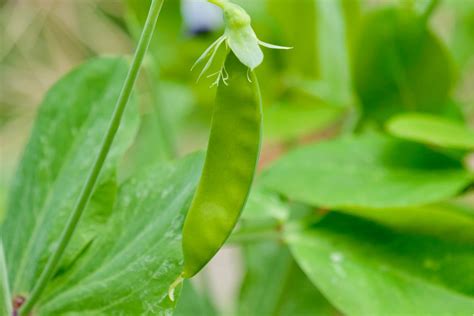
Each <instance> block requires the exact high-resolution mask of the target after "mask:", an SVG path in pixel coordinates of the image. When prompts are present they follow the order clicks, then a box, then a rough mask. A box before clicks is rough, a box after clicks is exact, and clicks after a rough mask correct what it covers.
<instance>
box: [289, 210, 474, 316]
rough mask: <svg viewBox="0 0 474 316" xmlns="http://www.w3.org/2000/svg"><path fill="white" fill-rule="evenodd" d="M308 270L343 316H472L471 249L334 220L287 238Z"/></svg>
mask: <svg viewBox="0 0 474 316" xmlns="http://www.w3.org/2000/svg"><path fill="white" fill-rule="evenodd" d="M287 240H288V243H289V245H290V248H291V251H292V253H293V255H294V256H295V259H296V261H297V262H298V263H299V265H300V266H301V268H302V269H303V271H305V273H306V274H307V276H308V277H309V278H310V279H311V280H312V282H313V283H314V284H315V285H316V286H317V287H318V288H319V289H320V290H321V292H322V293H323V294H324V295H325V296H326V297H327V298H328V299H329V301H330V302H331V303H333V304H334V305H335V306H336V307H338V308H339V309H340V310H341V311H342V312H343V313H344V314H345V315H349V316H352V315H361V316H366V315H387V316H391V315H413V316H416V315H419V316H425V315H433V316H438V315H439V316H447V315H450V316H451V315H452V316H454V315H459V316H461V315H469V314H471V313H472V311H473V310H474V286H473V285H474V274H473V273H472V267H473V266H474V252H473V251H472V250H473V246H472V244H462V243H455V242H448V241H443V240H442V239H439V238H435V237H426V236H419V235H415V234H399V233H395V232H392V231H390V230H388V229H385V228H381V227H379V226H377V225H374V224H372V223H369V222H366V221H363V220H360V219H357V218H355V217H350V216H346V215H336V214H332V215H330V216H328V217H326V218H325V219H323V220H322V221H321V222H320V223H317V224H316V225H314V226H313V227H310V228H308V229H294V230H291V231H289V232H288V235H287Z"/></svg>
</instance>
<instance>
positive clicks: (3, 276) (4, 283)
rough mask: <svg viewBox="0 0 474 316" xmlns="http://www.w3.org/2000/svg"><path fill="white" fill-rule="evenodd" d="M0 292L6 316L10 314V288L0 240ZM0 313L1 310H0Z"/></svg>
mask: <svg viewBox="0 0 474 316" xmlns="http://www.w3.org/2000/svg"><path fill="white" fill-rule="evenodd" d="M0 282H1V284H0V287H1V288H0V292H1V293H3V294H2V296H3V299H4V302H3V304H4V305H5V309H6V312H7V314H8V315H11V314H12V297H11V293H10V286H9V285H8V273H7V263H6V260H5V253H4V252H3V243H2V240H1V239H0ZM1 304H2V303H0V305H1ZM0 311H1V309H0Z"/></svg>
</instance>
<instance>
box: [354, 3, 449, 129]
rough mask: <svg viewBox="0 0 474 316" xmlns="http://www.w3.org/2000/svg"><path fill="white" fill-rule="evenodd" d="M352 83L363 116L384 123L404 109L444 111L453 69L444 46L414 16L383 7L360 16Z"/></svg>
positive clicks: (420, 20) (403, 11)
mask: <svg viewBox="0 0 474 316" xmlns="http://www.w3.org/2000/svg"><path fill="white" fill-rule="evenodd" d="M358 34H359V36H358V39H357V40H356V44H355V53H354V61H353V64H354V83H355V87H356V91H357V93H358V95H359V97H360V99H361V103H362V106H363V110H364V115H365V116H367V117H369V118H372V119H375V120H378V121H385V120H386V119H387V118H389V117H390V116H392V115H393V114H395V113H399V112H403V111H429V112H443V106H444V105H445V104H446V101H447V98H448V94H449V92H450V88H451V85H452V83H453V77H454V76H453V70H452V65H451V60H450V58H449V55H448V54H447V49H446V48H445V47H444V46H443V45H442V43H441V41H440V40H439V39H438V38H437V37H436V35H435V34H433V33H432V32H431V31H430V30H429V29H428V27H427V25H426V24H425V23H424V21H423V19H421V18H420V17H419V16H418V15H417V14H415V13H414V12H411V11H408V10H402V9H396V8H385V9H382V10H377V11H374V12H371V13H369V14H368V15H367V16H366V17H365V18H364V20H363V22H362V25H361V27H360V30H359V32H358Z"/></svg>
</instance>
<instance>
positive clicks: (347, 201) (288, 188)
mask: <svg viewBox="0 0 474 316" xmlns="http://www.w3.org/2000/svg"><path fill="white" fill-rule="evenodd" d="M261 180H262V183H263V184H264V185H265V186H267V187H269V188H270V189H273V190H275V191H277V192H280V193H281V194H283V195H285V196H287V197H289V198H291V199H294V200H296V201H300V202H305V203H308V204H311V205H314V206H321V207H325V208H354V207H358V208H388V207H408V206H418V205H424V204H428V203H433V202H436V201H442V200H444V199H447V198H450V197H452V196H454V195H456V194H457V193H458V192H459V191H460V190H462V189H463V188H464V187H466V186H467V185H468V184H469V183H470V182H471V181H472V175H470V174H469V173H468V172H467V171H465V170H463V169H462V165H461V163H460V162H458V161H456V160H453V159H450V158H448V157H446V156H443V155H441V154H439V153H436V152H434V151H432V150H430V149H428V148H426V147H424V146H422V145H418V144H414V143H408V142H403V141H399V140H396V139H393V138H389V137H386V136H382V135H377V134H373V135H371V134H367V135H363V136H351V137H344V138H339V139H336V140H332V141H327V142H323V143H319V144H315V145H311V146H307V147H303V148H300V149H297V150H295V151H293V152H290V153H289V154H287V155H286V156H284V157H283V158H281V159H280V160H279V161H277V162H276V163H275V164H274V165H273V166H272V167H270V168H269V169H268V170H267V171H266V172H265V173H264V174H263V175H262V178H261Z"/></svg>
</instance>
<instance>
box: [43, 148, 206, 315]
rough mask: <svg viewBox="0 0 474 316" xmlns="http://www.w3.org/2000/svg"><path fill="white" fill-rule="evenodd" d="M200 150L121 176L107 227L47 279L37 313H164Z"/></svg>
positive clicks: (178, 261)
mask: <svg viewBox="0 0 474 316" xmlns="http://www.w3.org/2000/svg"><path fill="white" fill-rule="evenodd" d="M202 158H203V157H202V155H193V156H190V157H187V158H185V159H183V160H180V161H178V162H176V163H165V162H161V163H160V165H155V166H153V167H150V168H148V169H147V170H144V171H143V172H142V173H140V174H137V175H135V176H134V177H132V178H130V179H129V180H127V181H126V182H124V183H123V184H122V185H121V187H120V189H119V192H118V195H117V196H118V199H117V202H116V204H115V207H114V209H113V211H112V216H111V218H110V219H109V222H108V225H107V227H105V228H104V230H103V231H102V233H101V234H100V235H99V236H98V237H97V238H96V239H95V240H94V242H93V243H92V245H91V246H90V248H89V249H88V250H87V252H86V253H85V254H84V255H83V256H82V257H81V258H80V259H79V260H78V261H77V262H76V263H75V264H74V265H73V266H72V267H71V268H70V269H68V270H67V271H66V272H65V273H63V274H62V275H59V276H57V277H56V278H55V279H53V280H52V282H51V283H50V285H49V286H48V288H47V289H46V291H45V294H44V296H43V297H42V300H41V301H40V304H39V307H38V313H39V315H43V314H44V315H70V314H71V315H74V314H79V313H80V314H84V313H86V314H92V315H111V314H126V315H164V314H170V313H171V312H172V310H173V309H174V307H175V304H176V302H172V301H171V300H170V299H169V297H168V287H169V286H170V284H171V283H172V282H173V281H174V280H176V278H177V277H178V275H179V274H180V273H181V271H182V263H183V257H182V251H181V230H182V225H183V221H184V217H185V213H186V211H187V209H188V207H189V204H190V202H191V198H192V195H193V193H194V190H195V188H196V185H197V182H198V178H199V175H200V172H201V168H202V163H203V159H202Z"/></svg>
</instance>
